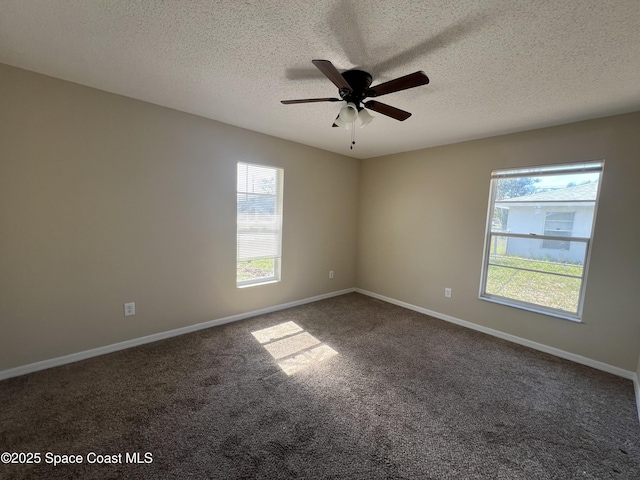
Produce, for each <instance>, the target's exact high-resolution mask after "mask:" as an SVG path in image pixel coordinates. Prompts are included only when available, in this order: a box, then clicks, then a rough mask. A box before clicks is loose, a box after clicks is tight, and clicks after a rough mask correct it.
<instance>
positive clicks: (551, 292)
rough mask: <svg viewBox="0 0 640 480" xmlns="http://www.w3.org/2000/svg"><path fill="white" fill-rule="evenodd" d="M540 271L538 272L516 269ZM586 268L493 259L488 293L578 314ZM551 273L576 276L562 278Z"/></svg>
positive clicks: (488, 277)
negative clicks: (581, 285)
mask: <svg viewBox="0 0 640 480" xmlns="http://www.w3.org/2000/svg"><path fill="white" fill-rule="evenodd" d="M508 267H517V268H527V269H529V270H537V271H534V272H530V271H526V270H516V269H514V268H508ZM582 270H583V267H582V265H574V264H564V263H554V262H545V261H539V260H533V259H527V258H522V257H513V256H492V257H491V260H490V262H489V271H488V273H487V289H486V291H487V293H489V294H491V295H499V296H502V297H507V298H511V299H514V300H519V301H522V302H528V303H534V304H537V305H544V306H546V307H551V308H557V309H560V310H564V311H567V312H572V313H576V312H577V310H578V299H579V296H580V284H581V278H580V277H581V276H582ZM550 273H561V274H564V275H573V276H576V277H578V278H571V277H561V276H558V275H552V274H550Z"/></svg>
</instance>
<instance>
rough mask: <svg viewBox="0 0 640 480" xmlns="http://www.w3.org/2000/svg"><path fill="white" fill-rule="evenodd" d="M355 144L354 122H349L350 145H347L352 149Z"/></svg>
mask: <svg viewBox="0 0 640 480" xmlns="http://www.w3.org/2000/svg"><path fill="white" fill-rule="evenodd" d="M355 144H356V122H353V123H352V124H351V145H350V146H349V149H350V150H353V146H354V145H355Z"/></svg>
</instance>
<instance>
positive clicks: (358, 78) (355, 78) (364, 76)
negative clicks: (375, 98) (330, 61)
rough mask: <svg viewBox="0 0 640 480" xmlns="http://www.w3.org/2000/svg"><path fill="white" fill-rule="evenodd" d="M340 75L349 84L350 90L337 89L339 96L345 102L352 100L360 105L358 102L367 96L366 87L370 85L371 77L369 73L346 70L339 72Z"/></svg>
mask: <svg viewBox="0 0 640 480" xmlns="http://www.w3.org/2000/svg"><path fill="white" fill-rule="evenodd" d="M341 75H342V77H343V78H344V79H345V80H346V81H347V83H348V84H349V85H350V86H351V88H352V91H351V92H350V91H349V90H347V89H342V88H341V89H339V90H338V93H339V95H340V98H342V99H343V100H344V101H346V102H352V103H355V104H356V105H360V102H361V101H362V100H363V99H364V98H365V97H366V96H367V89H368V88H369V87H370V86H371V82H372V81H373V77H372V76H371V74H370V73H368V72H365V71H363V70H347V71H346V72H342V73H341Z"/></svg>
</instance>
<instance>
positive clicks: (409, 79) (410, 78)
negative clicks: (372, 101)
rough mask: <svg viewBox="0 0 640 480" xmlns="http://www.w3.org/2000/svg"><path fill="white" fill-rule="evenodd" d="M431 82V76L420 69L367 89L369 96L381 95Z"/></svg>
mask: <svg viewBox="0 0 640 480" xmlns="http://www.w3.org/2000/svg"><path fill="white" fill-rule="evenodd" d="M427 83H429V77H427V75H426V74H425V73H424V72H422V71H420V72H415V73H410V74H409V75H405V76H404V77H400V78H396V79H394V80H389V81H388V82H384V83H381V84H380V85H376V86H375V87H373V88H369V89H368V90H367V97H379V96H380V95H386V94H388V93H393V92H399V91H400V90H407V89H408V88H414V87H419V86H420V85H426V84H427Z"/></svg>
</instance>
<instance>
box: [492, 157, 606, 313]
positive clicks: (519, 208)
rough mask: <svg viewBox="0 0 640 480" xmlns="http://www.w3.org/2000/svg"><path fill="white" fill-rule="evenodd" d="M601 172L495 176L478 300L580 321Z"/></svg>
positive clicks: (569, 167) (597, 165)
mask: <svg viewBox="0 0 640 480" xmlns="http://www.w3.org/2000/svg"><path fill="white" fill-rule="evenodd" d="M603 168H604V161H598V162H588V163H580V164H564V165H555V166H544V167H531V168H522V169H512V170H494V171H493V172H492V173H491V189H490V194H489V210H488V212H489V213H488V215H487V216H488V218H487V229H486V238H485V252H484V259H483V266H482V278H481V282H480V298H481V299H484V300H489V301H494V302H497V303H502V304H506V305H511V306H514V307H519V308H524V309H527V310H533V311H536V312H539V313H544V314H548V315H554V316H558V317H562V318H567V319H570V320H575V321H580V319H581V318H582V304H583V300H584V290H585V284H586V279H587V269H588V264H589V253H590V250H591V237H592V232H593V229H594V225H595V217H596V209H597V202H598V193H599V185H600V178H601V175H602V170H603Z"/></svg>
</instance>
